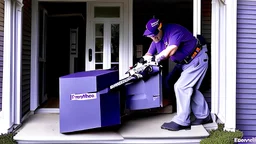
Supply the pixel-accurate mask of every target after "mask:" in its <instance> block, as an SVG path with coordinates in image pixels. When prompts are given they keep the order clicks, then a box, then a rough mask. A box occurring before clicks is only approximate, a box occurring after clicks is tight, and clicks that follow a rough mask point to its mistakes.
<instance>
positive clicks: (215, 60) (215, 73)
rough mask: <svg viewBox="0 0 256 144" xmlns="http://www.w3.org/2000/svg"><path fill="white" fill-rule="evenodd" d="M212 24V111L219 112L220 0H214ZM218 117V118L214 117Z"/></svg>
mask: <svg viewBox="0 0 256 144" xmlns="http://www.w3.org/2000/svg"><path fill="white" fill-rule="evenodd" d="M211 19H212V21H211V22H212V24H211V28H212V29H211V41H212V42H211V57H212V62H211V70H212V77H211V78H212V79H211V81H212V84H211V85H212V88H211V113H214V114H216V115H218V113H219V108H218V107H219V67H218V65H219V63H220V62H219V2H218V0H212V18H211ZM214 119H216V118H214Z"/></svg>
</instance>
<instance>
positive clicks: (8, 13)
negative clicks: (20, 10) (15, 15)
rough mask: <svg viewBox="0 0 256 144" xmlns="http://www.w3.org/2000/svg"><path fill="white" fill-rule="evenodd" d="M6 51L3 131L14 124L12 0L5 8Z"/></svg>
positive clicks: (0, 130) (0, 128) (7, 1)
mask: <svg viewBox="0 0 256 144" xmlns="http://www.w3.org/2000/svg"><path fill="white" fill-rule="evenodd" d="M4 18H5V19H4V48H3V49H4V53H3V82H2V83H3V85H2V103H3V104H2V122H1V127H0V132H1V133H7V132H8V129H9V128H10V127H11V126H12V125H13V119H12V116H11V112H12V111H13V108H12V105H13V103H12V101H13V92H12V74H11V72H12V40H13V39H12V1H11V0H5V8H4Z"/></svg>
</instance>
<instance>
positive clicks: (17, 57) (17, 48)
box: [14, 1, 23, 124]
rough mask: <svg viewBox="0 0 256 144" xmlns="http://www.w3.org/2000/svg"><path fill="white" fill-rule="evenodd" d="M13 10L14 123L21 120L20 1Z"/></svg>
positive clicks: (18, 122)
mask: <svg viewBox="0 0 256 144" xmlns="http://www.w3.org/2000/svg"><path fill="white" fill-rule="evenodd" d="M15 5H16V8H15V9H16V10H15V13H16V14H15V21H16V23H15V34H14V37H15V41H14V43H15V47H14V77H15V80H14V84H15V86H14V88H15V89H14V92H15V94H14V100H15V102H14V103H15V104H14V107H15V113H14V114H15V116H14V121H15V124H20V122H21V101H22V100H21V72H22V63H21V62H22V7H23V4H22V1H17V2H16V4H15Z"/></svg>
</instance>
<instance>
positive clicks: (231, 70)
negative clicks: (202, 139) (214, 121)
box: [211, 0, 237, 131]
mask: <svg viewBox="0 0 256 144" xmlns="http://www.w3.org/2000/svg"><path fill="white" fill-rule="evenodd" d="M236 10H237V1H236V0H235V1H234V0H226V4H225V5H223V4H222V3H221V2H220V1H219V0H212V32H211V33H212V48H211V54H212V65H211V66H212V91H211V95H212V101H211V102H212V113H214V114H216V115H217V117H218V118H219V119H220V121H222V122H223V123H225V129H226V130H229V131H234V130H235V128H236V49H237V47H236Z"/></svg>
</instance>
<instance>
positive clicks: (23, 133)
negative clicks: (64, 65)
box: [14, 114, 209, 144]
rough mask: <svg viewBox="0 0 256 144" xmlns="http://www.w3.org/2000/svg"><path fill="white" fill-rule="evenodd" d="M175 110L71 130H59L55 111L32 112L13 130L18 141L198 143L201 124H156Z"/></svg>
mask: <svg viewBox="0 0 256 144" xmlns="http://www.w3.org/2000/svg"><path fill="white" fill-rule="evenodd" d="M174 115H175V114H145V115H143V114H139V115H133V116H130V117H128V118H126V119H125V120H123V122H122V124H121V125H120V126H117V127H112V128H111V127H109V128H102V129H95V130H88V131H83V132H76V133H72V134H61V133H60V132H59V114H34V115H32V116H31V117H30V118H28V119H27V120H26V121H25V122H24V124H23V125H22V126H21V127H20V128H19V129H18V130H17V132H18V133H17V134H16V135H15V137H14V140H16V141H17V142H18V143H21V144H22V143H34V144H37V143H44V144H45V143H112V144H113V143H127V144H128V143H148V144H150V143H199V142H200V140H201V139H203V138H205V137H207V136H208V135H209V134H208V132H207V131H206V130H205V128H204V127H203V126H202V125H199V126H192V128H191V130H181V131H176V132H172V131H168V130H163V129H161V128H160V126H161V125H162V124H163V123H164V122H168V121H170V120H171V119H172V117H173V116H174Z"/></svg>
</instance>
